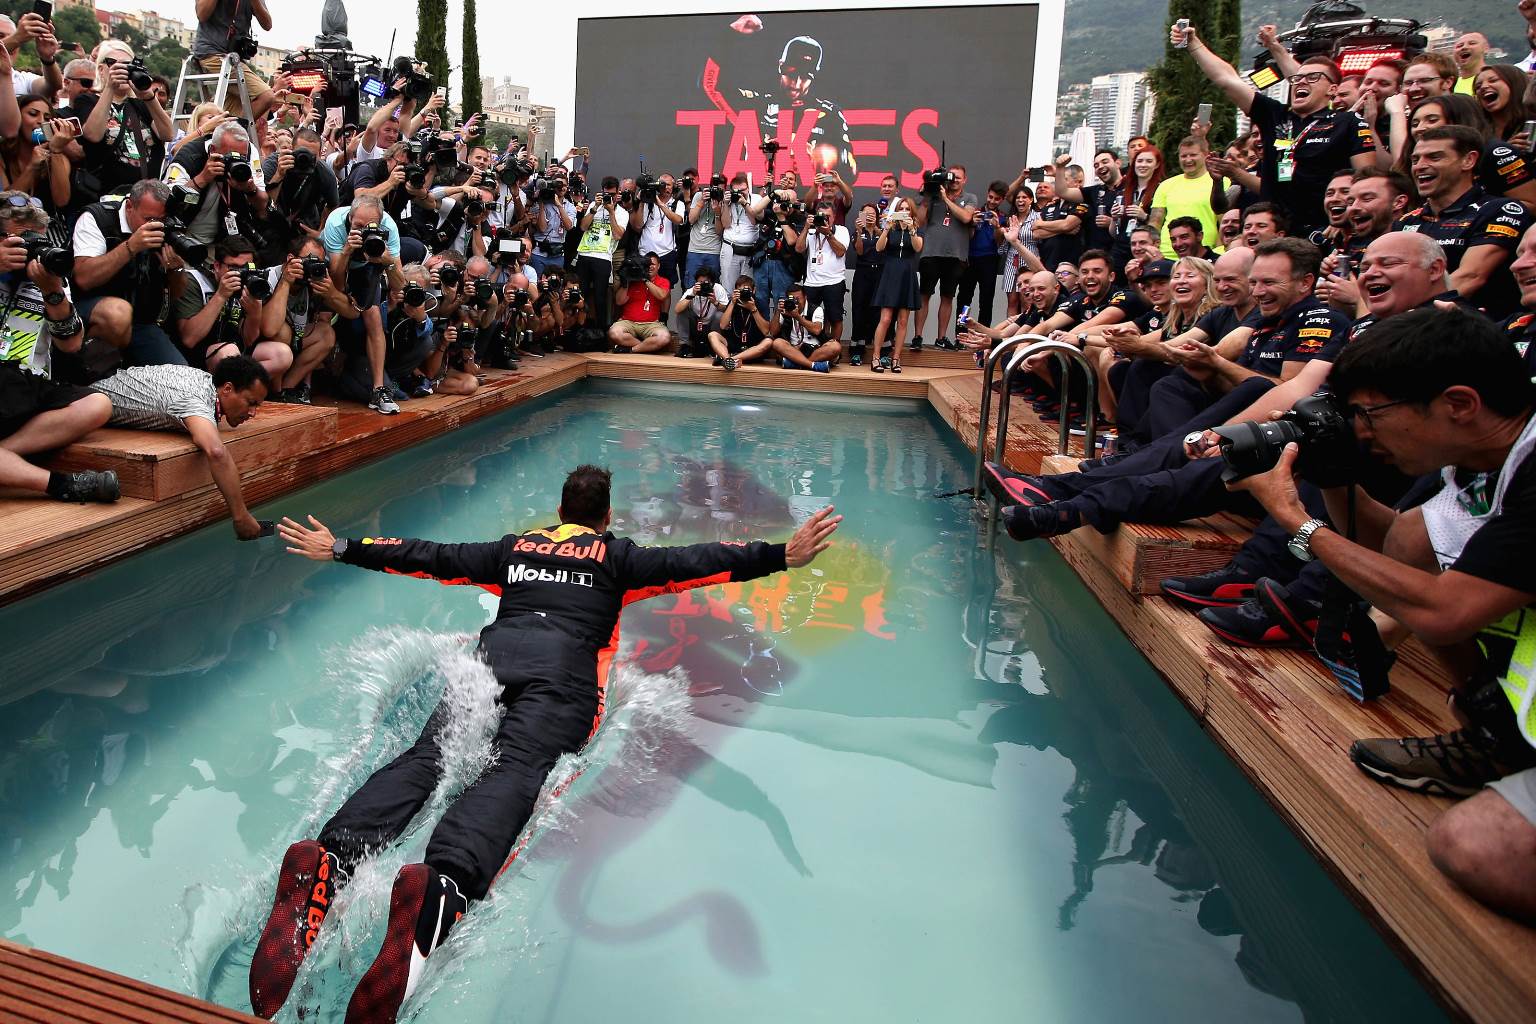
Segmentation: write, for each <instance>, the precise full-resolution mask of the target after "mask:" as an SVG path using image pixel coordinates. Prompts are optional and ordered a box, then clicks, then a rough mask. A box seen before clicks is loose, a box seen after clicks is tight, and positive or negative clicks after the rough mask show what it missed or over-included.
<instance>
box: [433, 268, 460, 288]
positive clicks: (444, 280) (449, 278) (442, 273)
mask: <svg viewBox="0 0 1536 1024" xmlns="http://www.w3.org/2000/svg"><path fill="white" fill-rule="evenodd" d="M463 279H464V275H463V274H462V273H460V271H459V268H458V267H456V266H454V265H453V264H452V263H444V264H443V265H442V266H440V267H438V268H437V280H438V281H439V282H440V283H441V284H444V285H447V286H448V287H449V288H452V287H453V286H454V285H456V284H458V283H459V282H460V281H462V280H463Z"/></svg>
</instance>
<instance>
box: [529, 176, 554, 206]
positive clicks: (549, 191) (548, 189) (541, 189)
mask: <svg viewBox="0 0 1536 1024" xmlns="http://www.w3.org/2000/svg"><path fill="white" fill-rule="evenodd" d="M533 191H534V193H535V194H536V195H537V196H538V201H539V202H541V203H552V202H554V201H555V181H554V179H552V178H535V179H533Z"/></svg>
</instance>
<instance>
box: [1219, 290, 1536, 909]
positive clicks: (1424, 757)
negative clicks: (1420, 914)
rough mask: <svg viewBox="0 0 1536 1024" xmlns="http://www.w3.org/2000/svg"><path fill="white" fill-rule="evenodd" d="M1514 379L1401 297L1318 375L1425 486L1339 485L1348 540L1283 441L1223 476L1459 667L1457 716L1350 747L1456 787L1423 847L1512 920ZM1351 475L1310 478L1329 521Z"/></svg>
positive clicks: (1457, 324)
mask: <svg viewBox="0 0 1536 1024" xmlns="http://www.w3.org/2000/svg"><path fill="white" fill-rule="evenodd" d="M1530 378H1531V371H1530V369H1529V367H1528V366H1527V365H1526V364H1525V361H1524V360H1522V359H1521V358H1520V356H1519V355H1518V354H1517V353H1516V352H1515V350H1514V349H1513V347H1512V346H1511V345H1510V344H1509V341H1508V339H1507V338H1506V337H1505V336H1504V335H1503V333H1502V332H1501V331H1499V330H1498V329H1497V328H1495V327H1493V326H1492V325H1490V324H1489V323H1488V322H1487V321H1485V320H1483V319H1482V318H1480V317H1477V316H1473V315H1469V314H1466V313H1463V312H1460V311H1454V310H1453V311H1446V310H1439V309H1428V310H1419V311H1414V312H1411V313H1406V314H1404V315H1402V316H1401V317H1396V318H1393V319H1392V320H1388V321H1384V322H1383V323H1382V324H1380V325H1379V326H1377V327H1376V328H1375V329H1373V330H1372V331H1371V332H1370V333H1369V334H1368V335H1366V336H1365V337H1364V338H1363V339H1361V340H1360V341H1358V342H1356V343H1354V344H1352V345H1351V346H1350V347H1349V348H1348V349H1347V350H1346V352H1345V354H1344V355H1343V356H1341V357H1340V359H1339V361H1338V365H1337V366H1336V367H1335V368H1334V374H1333V377H1332V380H1331V381H1330V390H1331V391H1332V392H1333V395H1335V396H1337V397H1336V398H1333V402H1334V403H1335V404H1338V405H1342V406H1345V407H1346V408H1347V410H1348V413H1349V414H1350V416H1349V422H1350V424H1351V425H1352V427H1353V432H1354V435H1355V438H1358V440H1359V441H1360V442H1361V443H1362V444H1365V445H1369V447H1370V449H1371V450H1372V451H1373V452H1378V453H1380V454H1381V456H1382V457H1383V458H1384V459H1385V460H1386V461H1388V462H1390V463H1391V464H1392V465H1393V466H1394V467H1396V468H1397V469H1399V470H1401V471H1403V472H1405V473H1409V474H1427V473H1438V474H1439V475H1440V476H1441V478H1442V481H1443V483H1442V485H1441V488H1440V490H1439V492H1438V493H1436V494H1435V495H1434V496H1433V497H1431V498H1430V499H1429V500H1428V501H1427V502H1426V503H1424V504H1423V505H1421V506H1419V507H1417V508H1415V509H1413V510H1411V511H1407V512H1397V511H1395V510H1393V509H1391V508H1388V507H1386V506H1384V505H1381V504H1378V503H1377V502H1375V501H1373V500H1372V499H1371V498H1370V497H1368V496H1366V495H1364V494H1360V493H1359V491H1358V488H1355V489H1354V490H1355V492H1356V493H1355V497H1354V501H1355V516H1354V520H1355V539H1353V540H1351V539H1348V538H1346V537H1345V536H1344V535H1343V534H1342V533H1340V532H1338V531H1337V530H1336V529H1334V528H1332V527H1330V526H1328V525H1327V524H1325V523H1323V522H1322V521H1321V520H1316V519H1313V518H1312V516H1311V515H1309V514H1308V513H1307V512H1306V511H1305V510H1304V509H1302V507H1301V503H1300V502H1299V500H1298V499H1297V496H1296V495H1297V490H1296V483H1295V480H1294V476H1293V474H1294V472H1295V470H1296V466H1297V461H1298V448H1297V445H1296V444H1295V443H1294V442H1293V443H1290V444H1287V445H1286V446H1285V449H1284V451H1283V453H1282V454H1281V455H1280V457H1279V461H1278V463H1277V464H1276V465H1275V467H1274V468H1273V469H1271V470H1269V471H1268V472H1263V473H1259V474H1257V475H1253V476H1249V477H1247V478H1246V479H1245V480H1242V481H1241V482H1239V483H1236V484H1234V486H1236V487H1239V488H1241V489H1243V490H1246V491H1247V492H1248V493H1249V494H1251V495H1252V496H1254V497H1255V498H1256V499H1258V500H1259V502H1260V503H1261V504H1262V505H1263V506H1264V507H1265V509H1266V510H1268V511H1269V513H1270V514H1271V515H1272V516H1274V518H1275V520H1276V521H1277V522H1278V523H1279V524H1280V527H1281V528H1282V529H1284V530H1288V531H1291V532H1292V533H1293V539H1292V541H1291V545H1290V546H1291V549H1292V551H1293V552H1294V553H1295V554H1296V555H1297V556H1298V557H1300V558H1303V559H1313V558H1315V559H1317V560H1318V561H1320V562H1322V563H1323V564H1324V565H1325V566H1327V568H1328V569H1329V570H1331V571H1332V572H1333V574H1334V575H1335V576H1337V577H1338V579H1339V580H1340V581H1342V582H1343V583H1344V585H1346V586H1347V587H1349V588H1350V589H1351V590H1353V591H1354V592H1355V593H1356V594H1358V595H1360V597H1361V598H1363V599H1364V600H1365V601H1367V602H1369V603H1370V605H1371V606H1372V607H1374V608H1375V609H1376V610H1377V612H1378V613H1379V614H1381V615H1385V616H1387V617H1389V618H1390V620H1392V621H1393V622H1395V623H1397V624H1399V625H1400V626H1401V627H1402V628H1403V629H1405V630H1407V631H1408V632H1411V633H1412V634H1414V635H1415V636H1417V637H1418V638H1419V639H1420V640H1421V641H1423V642H1424V643H1426V644H1429V645H1430V646H1431V647H1434V648H1439V649H1441V650H1443V651H1445V652H1446V655H1447V657H1448V659H1450V660H1454V661H1455V662H1457V663H1459V664H1461V665H1462V666H1463V668H1462V670H1461V673H1460V675H1461V678H1460V680H1459V683H1458V689H1457V691H1456V693H1455V697H1456V708H1457V710H1458V712H1459V713H1460V715H1461V716H1462V718H1463V720H1464V721H1466V722H1467V725H1466V727H1465V728H1462V729H1459V730H1457V731H1455V732H1452V733H1448V734H1443V735H1439V736H1432V737H1408V738H1402V739H1399V738H1397V737H1387V738H1382V739H1366V740H1358V741H1356V742H1355V744H1354V745H1353V747H1352V748H1351V750H1350V757H1351V758H1352V759H1353V760H1354V762H1355V764H1356V765H1358V766H1359V767H1360V768H1361V769H1362V770H1364V771H1365V772H1366V774H1368V775H1370V776H1371V777H1372V778H1374V779H1376V780H1378V781H1381V782H1386V783H1391V784H1394V785H1399V786H1403V787H1406V788H1410V789H1413V790H1415V791H1417V792H1428V793H1438V794H1444V795H1450V796H1465V797H1469V799H1467V800H1465V801H1464V802H1463V803H1461V804H1458V805H1456V806H1455V807H1452V808H1451V809H1450V810H1448V811H1446V812H1445V813H1444V814H1443V815H1441V816H1440V817H1439V819H1437V820H1436V821H1435V822H1434V824H1433V825H1432V826H1431V827H1430V830H1429V834H1428V836H1427V843H1428V847H1429V855H1430V859H1431V860H1432V861H1433V862H1434V863H1435V865H1436V866H1437V867H1438V868H1439V869H1440V870H1441V871H1442V872H1444V873H1445V874H1446V875H1447V876H1448V877H1449V878H1450V879H1451V880H1452V881H1453V882H1455V883H1456V884H1457V885H1459V886H1460V887H1461V888H1462V889H1463V890H1465V891H1466V892H1467V893H1468V894H1470V895H1471V896H1473V897H1474V898H1475V899H1478V900H1480V901H1481V902H1483V903H1484V904H1486V905H1488V906H1489V907H1491V908H1492V909H1494V910H1496V911H1498V912H1499V913H1502V914H1506V915H1509V916H1512V917H1517V918H1521V919H1524V920H1530V919H1532V918H1536V900H1533V897H1532V894H1533V893H1536V887H1533V882H1536V865H1533V862H1532V861H1531V858H1530V857H1529V851H1530V850H1531V849H1532V848H1536V787H1533V783H1536V773H1533V771H1532V769H1533V766H1536V752H1533V751H1532V749H1531V747H1532V744H1533V742H1536V730H1533V729H1532V725H1531V718H1530V716H1529V715H1528V714H1527V712H1526V709H1527V708H1528V706H1529V703H1530V700H1531V686H1532V685H1533V680H1532V679H1531V677H1530V666H1529V660H1528V659H1527V658H1526V657H1525V656H1524V654H1523V653H1521V652H1523V651H1524V650H1526V649H1527V648H1528V647H1529V646H1530V643H1531V637H1530V631H1531V629H1532V625H1531V624H1532V623H1533V622H1536V617H1533V616H1532V615H1531V612H1530V606H1531V604H1532V602H1533V601H1536V584H1533V583H1532V580H1531V575H1530V572H1529V562H1530V559H1529V553H1530V551H1531V550H1532V536H1531V532H1532V526H1533V524H1536V476H1533V468H1536V464H1533V463H1532V462H1531V460H1530V458H1529V456H1530V454H1531V451H1532V449H1533V447H1536V417H1533V415H1532V413H1533V407H1536V392H1533V389H1532V386H1531V379H1530ZM1350 490H1351V488H1349V487H1337V488H1331V489H1325V491H1324V495H1325V498H1326V499H1327V501H1328V507H1329V512H1330V514H1331V515H1332V516H1334V517H1335V518H1334V522H1344V521H1346V516H1347V511H1348V510H1347V509H1346V508H1345V507H1344V506H1345V498H1346V496H1347V494H1348V492H1349V491H1350ZM1517 712H1518V714H1517ZM1485 786H1486V787H1488V789H1487V791H1483V788H1484V787H1485Z"/></svg>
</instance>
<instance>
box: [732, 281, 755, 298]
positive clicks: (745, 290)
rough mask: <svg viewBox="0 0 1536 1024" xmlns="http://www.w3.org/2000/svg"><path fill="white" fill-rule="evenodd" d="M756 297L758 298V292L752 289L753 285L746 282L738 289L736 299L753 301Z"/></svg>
mask: <svg viewBox="0 0 1536 1024" xmlns="http://www.w3.org/2000/svg"><path fill="white" fill-rule="evenodd" d="M755 298H756V293H755V292H754V291H753V290H752V286H751V285H746V284H744V285H742V286H741V287H740V288H737V289H736V301H737V302H751V301H753V300H754V299H755Z"/></svg>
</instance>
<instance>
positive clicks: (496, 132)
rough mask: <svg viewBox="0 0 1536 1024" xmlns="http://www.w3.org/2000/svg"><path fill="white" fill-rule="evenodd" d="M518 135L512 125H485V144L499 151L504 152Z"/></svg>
mask: <svg viewBox="0 0 1536 1024" xmlns="http://www.w3.org/2000/svg"><path fill="white" fill-rule="evenodd" d="M516 136H517V133H516V132H514V131H513V130H512V126H511V125H505V124H488V125H486V126H485V145H486V146H487V148H489V149H491V150H493V151H494V152H497V153H500V152H503V151H504V150H505V149H506V148H507V143H509V142H511V141H512V140H513V139H514V138H515V137H516Z"/></svg>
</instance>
